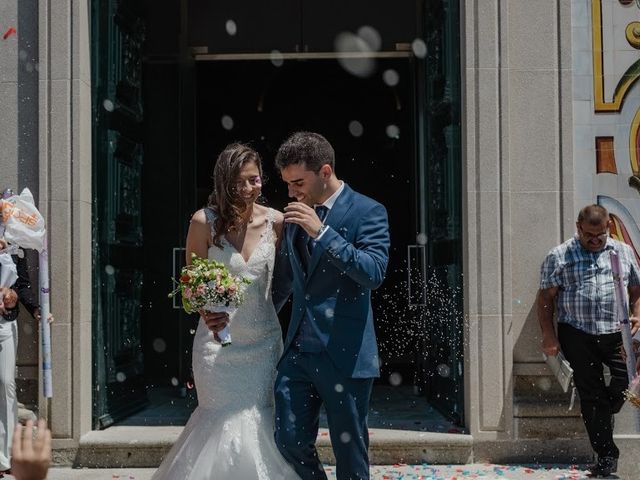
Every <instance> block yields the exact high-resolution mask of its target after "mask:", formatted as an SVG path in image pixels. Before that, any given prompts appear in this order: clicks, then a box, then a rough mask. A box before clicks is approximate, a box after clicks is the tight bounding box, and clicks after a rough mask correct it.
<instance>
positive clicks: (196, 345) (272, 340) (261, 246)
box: [153, 209, 299, 480]
mask: <svg viewBox="0 0 640 480" xmlns="http://www.w3.org/2000/svg"><path fill="white" fill-rule="evenodd" d="M205 212H206V215H207V221H208V222H209V224H210V225H212V224H213V215H214V214H213V212H212V211H210V210H209V209H205ZM274 219H275V211H274V210H271V209H269V211H268V214H267V221H266V224H265V230H264V233H263V234H262V237H261V238H260V241H259V243H258V245H257V246H256V247H255V250H254V251H253V253H252V254H251V258H250V259H249V261H248V262H245V260H244V258H243V257H242V255H241V254H240V253H239V252H238V251H237V250H236V249H235V248H234V247H233V246H231V245H230V244H229V243H228V242H227V241H226V240H224V237H223V239H222V242H223V246H224V249H220V248H218V247H216V246H212V247H210V248H209V259H211V260H216V261H219V262H222V263H224V264H225V265H226V266H227V267H228V268H229V270H230V271H231V273H232V274H233V275H239V276H244V277H248V278H250V279H251V280H252V283H251V284H249V285H248V286H247V288H246V291H245V292H246V295H245V300H244V302H243V303H242V305H240V307H238V309H237V310H236V311H235V312H234V313H232V314H231V317H230V322H229V329H230V331H231V338H232V341H233V343H232V344H231V345H229V346H227V347H224V348H222V346H221V345H220V344H219V343H218V342H216V341H215V340H214V338H213V333H212V332H211V331H210V330H209V329H208V328H207V326H206V325H205V323H204V322H203V321H202V320H200V322H199V323H198V329H197V331H196V334H195V337H194V340H193V375H194V379H195V385H196V391H197V393H198V407H197V408H196V409H195V410H194V412H193V413H192V415H191V418H190V419H189V421H188V422H187V425H186V426H185V427H184V431H183V432H182V434H181V435H180V437H179V438H178V440H177V441H176V443H175V445H174V446H173V448H172V449H171V451H170V452H169V454H168V455H167V457H166V458H165V459H164V461H163V462H162V465H160V468H159V469H158V470H157V472H156V473H155V474H154V476H153V480H160V479H163V480H164V479H166V480H186V479H188V480H218V479H220V480H226V479H241V480H252V479H258V480H280V479H286V480H288V479H298V478H299V477H298V476H297V475H296V473H295V472H294V470H293V469H292V468H291V466H290V465H289V464H288V463H287V462H286V461H285V460H284V458H283V457H282V456H281V455H280V452H279V451H278V449H277V447H276V444H275V441H274V438H273V432H274V402H273V385H274V381H275V375H276V363H277V361H278V359H279V358H280V355H281V353H282V337H281V333H280V332H281V330H280V325H279V323H278V317H277V315H276V311H275V309H274V306H273V303H272V301H271V276H272V274H273V266H274V259H275V243H274V242H275V234H274V231H273V223H274Z"/></svg>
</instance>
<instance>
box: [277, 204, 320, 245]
mask: <svg viewBox="0 0 640 480" xmlns="http://www.w3.org/2000/svg"><path fill="white" fill-rule="evenodd" d="M284 221H285V222H286V223H295V224H297V225H300V226H301V227H302V228H304V231H305V232H307V234H308V235H309V236H310V237H311V238H316V237H317V236H318V231H319V230H320V227H322V222H321V221H320V219H319V218H318V215H317V214H316V211H315V210H314V209H313V208H311V207H310V206H309V205H306V204H304V203H302V202H291V203H290V204H289V205H287V206H286V207H284Z"/></svg>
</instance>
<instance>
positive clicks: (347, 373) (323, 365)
mask: <svg viewBox="0 0 640 480" xmlns="http://www.w3.org/2000/svg"><path fill="white" fill-rule="evenodd" d="M275 161H276V166H277V168H278V169H279V170H280V174H281V176H282V179H283V180H284V181H285V182H286V183H287V185H288V188H289V196H290V197H293V198H294V199H295V201H294V202H291V203H290V204H289V205H288V206H287V207H285V209H284V210H285V213H284V218H285V222H286V228H285V233H284V238H283V241H282V247H281V251H280V255H279V257H278V265H277V267H276V268H277V272H276V276H275V281H274V282H275V283H274V302H275V304H276V308H278V309H280V307H281V306H282V304H283V303H284V301H285V300H286V299H287V298H288V296H289V294H290V293H291V292H293V306H292V314H291V322H290V324H289V330H288V333H287V337H286V340H285V344H284V354H283V356H282V358H281V360H280V362H279V364H278V376H277V379H276V384H275V398H276V431H275V438H276V444H277V445H278V448H279V449H280V451H281V452H282V454H283V455H284V456H285V458H286V459H287V460H288V461H289V462H290V463H291V464H292V466H293V467H294V468H295V470H296V472H297V473H298V475H300V477H302V479H304V480H307V479H326V478H327V477H326V475H325V473H324V469H323V468H322V465H321V463H320V461H319V460H318V454H317V451H316V448H315V441H316V437H317V435H318V419H319V414H320V407H321V405H323V404H324V407H325V410H326V412H327V420H328V423H329V432H330V435H331V444H332V446H333V451H334V454H335V457H336V475H337V478H338V479H339V480H343V479H344V480H346V479H368V478H369V455H368V451H367V450H368V447H369V434H368V430H367V414H368V410H369V397H370V396H371V388H372V386H373V379H374V377H377V376H379V364H378V350H377V346H376V336H375V331H374V327H373V313H372V309H371V290H372V289H374V288H377V287H379V286H380V284H381V283H382V281H383V280H384V275H385V271H386V268H387V263H388V257H389V224H388V220H387V212H386V210H385V208H384V207H383V206H382V205H381V204H379V203H378V202H376V201H374V200H372V199H370V198H368V197H365V196H364V195H361V194H359V193H357V192H355V191H353V190H352V189H351V188H350V187H349V186H348V185H347V184H346V183H344V182H343V181H341V180H339V179H338V178H337V177H336V175H335V154H334V151H333V147H332V146H331V144H330V143H329V142H328V141H327V140H326V139H325V138H324V137H323V136H322V135H319V134H317V133H311V132H298V133H295V134H293V135H292V136H291V137H289V138H288V139H287V140H286V141H285V142H284V143H283V144H282V145H281V146H280V149H279V150H278V154H277V155H276V160H275Z"/></svg>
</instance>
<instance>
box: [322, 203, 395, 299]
mask: <svg viewBox="0 0 640 480" xmlns="http://www.w3.org/2000/svg"><path fill="white" fill-rule="evenodd" d="M318 246H319V247H320V248H322V249H324V250H325V251H326V253H327V255H328V258H329V260H330V261H331V263H333V265H335V266H336V267H337V268H338V269H339V270H341V271H342V272H344V273H345V274H346V275H348V276H349V277H351V279H353V280H354V281H355V282H357V283H359V284H360V285H362V286H364V287H365V288H368V289H370V290H374V289H376V288H378V287H379V286H380V285H381V284H382V282H383V280H384V277H385V273H386V270H387V264H388V262H389V246H390V239H389V221H388V219H387V211H386V209H385V208H384V207H383V206H382V205H380V204H377V205H375V206H374V207H373V208H372V209H371V210H369V212H367V213H366V214H365V215H364V218H363V219H362V221H361V223H360V226H359V228H358V234H357V238H356V240H355V242H354V244H351V243H349V242H347V241H346V240H345V239H344V238H343V237H342V236H341V235H340V234H338V232H336V231H335V230H333V229H332V228H331V227H329V228H327V230H326V232H325V233H324V235H323V236H322V238H320V239H319V240H318Z"/></svg>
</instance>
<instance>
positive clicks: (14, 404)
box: [0, 317, 18, 471]
mask: <svg viewBox="0 0 640 480" xmlns="http://www.w3.org/2000/svg"><path fill="white" fill-rule="evenodd" d="M16 324H17V322H15V321H13V322H7V321H6V320H5V319H4V318H2V317H0V471H2V470H7V469H9V467H10V466H11V464H10V457H9V453H10V451H11V438H12V436H13V429H14V428H15V425H16V421H17V420H18V401H17V398H16V354H17V350H18V327H17V325H16Z"/></svg>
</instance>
